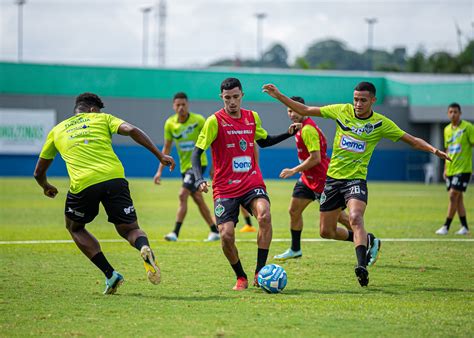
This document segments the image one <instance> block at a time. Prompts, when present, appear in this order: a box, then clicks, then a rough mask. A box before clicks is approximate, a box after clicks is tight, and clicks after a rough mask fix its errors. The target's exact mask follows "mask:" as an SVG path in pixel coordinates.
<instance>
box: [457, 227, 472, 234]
mask: <svg viewBox="0 0 474 338" xmlns="http://www.w3.org/2000/svg"><path fill="white" fill-rule="evenodd" d="M468 234H469V229H468V228H466V227H461V229H459V230H458V231H456V235H468Z"/></svg>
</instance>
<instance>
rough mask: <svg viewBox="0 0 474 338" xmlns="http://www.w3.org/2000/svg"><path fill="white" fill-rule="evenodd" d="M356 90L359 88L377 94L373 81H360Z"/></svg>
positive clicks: (361, 90)
mask: <svg viewBox="0 0 474 338" xmlns="http://www.w3.org/2000/svg"><path fill="white" fill-rule="evenodd" d="M354 90H357V91H358V92H369V93H370V94H372V95H373V96H375V94H376V89H375V86H374V84H373V83H371V82H359V84H358V85H357V86H356V87H355V88H354Z"/></svg>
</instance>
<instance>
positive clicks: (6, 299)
mask: <svg viewBox="0 0 474 338" xmlns="http://www.w3.org/2000/svg"><path fill="white" fill-rule="evenodd" d="M52 183H54V184H57V186H58V188H59V189H60V195H59V196H58V197H57V198H56V199H54V200H51V199H48V198H46V197H44V196H43V195H42V191H41V189H40V188H39V187H37V186H36V185H35V182H34V180H33V179H13V178H12V179H6V178H1V179H0V187H1V194H0V241H12V240H51V239H69V235H68V233H67V231H66V229H65V227H64V224H63V223H64V220H63V217H64V216H63V208H64V198H65V193H66V191H67V181H66V180H64V179H52ZM130 184H131V191H132V197H133V198H134V202H135V207H136V209H137V211H138V216H139V222H140V225H141V226H142V228H143V229H144V230H145V231H146V232H147V233H148V235H149V237H150V239H152V240H153V241H152V242H151V243H152V246H153V248H154V249H155V251H156V253H157V255H158V258H159V261H160V265H161V268H162V275H163V281H162V283H161V284H160V285H158V286H155V285H151V284H149V283H148V282H147V280H146V276H145V273H144V269H143V266H142V263H141V260H140V257H139V255H138V252H137V251H136V250H135V249H133V248H131V247H130V246H128V244H127V243H126V242H125V241H123V242H119V243H102V248H103V251H104V253H105V255H106V256H107V257H108V259H109V260H110V262H111V263H112V265H113V266H114V267H115V268H116V269H117V270H118V271H120V272H121V273H122V274H123V275H124V276H125V279H126V282H125V284H124V285H123V286H122V287H121V288H120V289H119V292H118V294H117V295H114V296H104V295H102V291H103V287H104V285H103V284H104V278H103V276H102V274H101V273H100V272H99V271H98V270H97V269H96V268H95V266H93V265H92V264H91V263H90V262H89V261H88V260H87V259H86V258H85V256H83V255H82V254H81V253H80V252H79V250H78V249H77V247H76V246H75V245H74V244H28V245H25V244H23V245H13V244H8V245H0V266H1V268H0V336H25V335H33V336H40V335H42V336H58V335H59V336H82V335H85V336H179V337H182V336H187V337H197V336H241V337H247V336H265V337H269V336H272V337H280V336H301V337H303V336H305V337H308V336H354V337H361V336H410V337H414V336H456V337H459V336H472V335H473V332H474V325H473V324H474V319H473V318H474V310H473V309H474V287H473V284H472V283H473V281H474V269H473V260H474V250H473V249H474V242H468V241H463V242H393V241H386V242H384V244H383V252H382V254H381V258H380V260H379V262H378V263H377V265H376V266H375V267H373V268H371V269H370V279H371V281H370V285H369V287H368V288H364V289H362V288H361V287H360V286H359V284H358V283H357V281H356V279H355V276H354V271H353V266H354V263H355V255H354V249H353V247H352V245H350V244H349V243H343V242H334V241H324V242H303V253H304V256H303V258H302V259H299V260H294V261H290V262H286V263H283V264H282V265H283V266H284V267H285V269H286V271H287V274H288V286H287V288H286V289H285V290H284V291H283V293H281V294H277V295H269V294H266V293H264V292H263V291H261V290H259V289H255V288H250V289H249V290H247V291H244V292H233V291H232V290H231V288H232V286H233V284H234V282H235V280H234V276H233V272H232V269H231V268H230V266H229V265H228V263H227V261H226V259H225V257H224V255H223V253H222V251H221V249H220V245H219V243H203V242H201V240H202V239H204V238H205V237H206V236H207V233H208V229H207V228H206V226H205V224H204V222H203V221H202V219H201V217H200V216H199V214H198V212H197V209H196V207H195V206H194V205H193V204H192V202H191V204H190V207H189V213H188V216H187V218H186V220H185V223H184V225H183V228H182V230H181V236H180V238H181V239H190V240H197V241H194V242H184V241H182V242H178V243H167V242H164V241H163V240H162V238H163V235H164V234H166V233H168V232H169V231H170V230H172V226H173V224H174V218H175V212H176V207H177V191H178V189H179V186H180V183H179V182H178V181H175V180H168V181H164V182H163V184H162V186H159V187H157V186H154V185H153V184H152V181H151V179H150V180H135V179H132V180H130ZM293 184H294V182H292V181H284V182H283V181H268V182H267V185H268V191H269V192H270V196H271V200H272V218H273V226H274V238H289V230H288V221H289V217H288V214H287V208H288V202H289V196H290V195H291V190H292V187H293ZM369 191H370V196H369V207H368V210H367V213H366V226H367V228H368V229H369V230H370V231H373V232H375V233H376V234H377V235H378V236H380V237H382V238H438V239H439V237H437V236H436V235H434V231H435V230H436V229H437V228H438V227H439V226H440V225H441V223H442V222H443V220H444V218H445V213H446V208H447V194H446V191H445V189H444V187H443V186H442V185H433V186H424V185H421V184H398V183H397V184H396V183H393V184H392V183H383V184H382V183H370V182H369ZM207 200H208V202H209V203H210V202H211V197H210V196H207ZM465 205H466V207H467V212H468V219H471V220H474V209H473V208H474V194H473V192H472V187H470V189H469V190H468V192H467V194H466V195H465ZM318 214H319V212H318V207H317V205H316V204H312V205H311V206H310V207H309V208H308V210H307V211H306V213H305V231H304V233H303V238H318V237H319V235H318V231H317V227H318V221H317V220H318V217H319V216H318ZM471 223H474V222H471ZM473 225H474V224H473ZM239 226H240V225H239ZM239 226H238V227H239ZM458 226H459V221H458V220H457V219H456V220H455V221H453V226H452V229H453V230H454V231H455V230H457V229H458ZM88 229H89V230H90V231H91V232H92V233H94V234H95V235H96V236H97V237H98V238H99V239H119V236H118V235H117V234H116V233H115V230H114V228H113V225H111V224H109V223H107V221H106V216H105V213H104V211H103V209H102V210H101V213H100V215H99V216H98V217H97V218H96V220H95V221H94V222H93V223H91V224H90V225H88ZM454 231H451V232H452V233H454ZM237 238H238V239H255V234H241V233H238V232H237ZM443 238H448V239H453V238H459V236H455V235H454V234H450V235H448V236H447V237H443ZM463 238H466V237H463ZM467 238H472V237H471V236H468V237H467ZM288 246H289V242H277V241H275V242H274V243H273V244H272V246H271V249H270V257H273V255H275V254H277V253H280V252H281V251H283V250H285V249H286V248H287V247H288ZM238 247H239V251H240V255H241V259H242V262H243V265H244V268H245V269H246V271H247V272H248V273H249V274H251V272H252V271H253V270H254V268H255V261H256V251H257V250H256V244H255V243H254V242H239V243H238ZM270 261H272V260H271V259H270Z"/></svg>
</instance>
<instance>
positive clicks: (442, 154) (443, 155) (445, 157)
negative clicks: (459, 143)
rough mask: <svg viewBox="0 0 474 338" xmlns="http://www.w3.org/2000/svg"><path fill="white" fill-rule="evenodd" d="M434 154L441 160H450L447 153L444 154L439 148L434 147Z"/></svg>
mask: <svg viewBox="0 0 474 338" xmlns="http://www.w3.org/2000/svg"><path fill="white" fill-rule="evenodd" d="M434 154H435V155H436V156H438V157H439V158H440V159H442V160H448V161H452V159H451V157H449V155H448V154H446V153H445V152H444V151H441V150H439V149H436V150H435V152H434Z"/></svg>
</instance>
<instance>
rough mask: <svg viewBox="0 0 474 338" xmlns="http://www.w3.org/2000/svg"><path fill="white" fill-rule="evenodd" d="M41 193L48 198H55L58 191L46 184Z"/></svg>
mask: <svg viewBox="0 0 474 338" xmlns="http://www.w3.org/2000/svg"><path fill="white" fill-rule="evenodd" d="M43 193H44V194H45V196H48V197H49V198H55V197H56V195H57V194H58V189H56V187H55V186H54V185H51V184H49V183H46V185H45V186H44V187H43Z"/></svg>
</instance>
